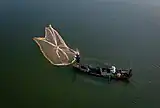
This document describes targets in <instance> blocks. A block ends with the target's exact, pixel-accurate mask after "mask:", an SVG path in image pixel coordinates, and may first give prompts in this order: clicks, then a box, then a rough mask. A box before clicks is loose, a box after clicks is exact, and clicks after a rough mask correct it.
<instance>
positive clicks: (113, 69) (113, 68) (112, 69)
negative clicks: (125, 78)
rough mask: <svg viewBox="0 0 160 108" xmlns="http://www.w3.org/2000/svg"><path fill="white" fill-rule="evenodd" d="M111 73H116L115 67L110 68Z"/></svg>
mask: <svg viewBox="0 0 160 108" xmlns="http://www.w3.org/2000/svg"><path fill="white" fill-rule="evenodd" d="M111 72H112V73H113V74H115V73H116V67H115V66H112V67H111Z"/></svg>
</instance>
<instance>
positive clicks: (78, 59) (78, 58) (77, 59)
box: [75, 52, 81, 64]
mask: <svg viewBox="0 0 160 108" xmlns="http://www.w3.org/2000/svg"><path fill="white" fill-rule="evenodd" d="M80 59H81V58H80V54H79V53H78V52H77V53H76V54H75V60H76V63H78V64H79V63H80Z"/></svg>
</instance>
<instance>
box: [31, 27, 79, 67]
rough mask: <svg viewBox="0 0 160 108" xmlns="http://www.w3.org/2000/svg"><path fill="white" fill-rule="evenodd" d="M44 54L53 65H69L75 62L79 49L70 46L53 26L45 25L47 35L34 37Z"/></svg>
mask: <svg viewBox="0 0 160 108" xmlns="http://www.w3.org/2000/svg"><path fill="white" fill-rule="evenodd" d="M33 40H34V41H35V42H36V43H37V44H38V46H39V48H40V50H41V52H42V53H43V55H44V56H45V57H46V58H47V60H49V61H50V62H51V63H52V64H53V65H69V64H72V63H74V61H75V59H74V56H75V54H76V53H77V51H74V50H73V49H71V48H69V47H68V46H67V45H66V43H65V42H64V40H63V39H62V37H61V36H60V35H59V33H58V32H57V31H56V30H55V29H53V28H52V26H51V25H49V27H45V37H34V38H33Z"/></svg>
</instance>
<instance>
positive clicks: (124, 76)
mask: <svg viewBox="0 0 160 108" xmlns="http://www.w3.org/2000/svg"><path fill="white" fill-rule="evenodd" d="M111 67H112V66H109V65H106V66H103V67H99V66H96V67H93V66H91V65H88V64H80V63H75V64H73V68H74V69H76V70H78V71H79V72H84V73H87V74H89V75H94V76H97V77H104V78H108V80H109V81H110V80H111V79H115V80H128V79H129V78H131V77H132V69H116V70H115V72H114V73H113V72H112V69H111Z"/></svg>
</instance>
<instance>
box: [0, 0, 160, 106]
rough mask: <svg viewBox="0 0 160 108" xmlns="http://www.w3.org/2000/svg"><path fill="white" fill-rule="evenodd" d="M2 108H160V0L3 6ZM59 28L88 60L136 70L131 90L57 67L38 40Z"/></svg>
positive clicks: (51, 0) (55, 0)
mask: <svg viewBox="0 0 160 108" xmlns="http://www.w3.org/2000/svg"><path fill="white" fill-rule="evenodd" d="M0 13H1V17H0V24H1V26H0V29H1V31H0V35H1V40H0V45H1V53H0V56H1V57H2V58H1V74H0V84H1V89H0V92H1V96H0V97H1V101H0V102H1V104H0V106H1V108H7V107H8V108H13V107H15V108H18V107H20V108H39V107H42V108H108V107H109V108H118V107H119V108H159V107H160V104H159V100H160V92H159V91H160V81H159V78H160V73H159V72H160V71H159V70H160V69H159V66H160V62H159V61H160V57H159V55H160V49H159V46H160V1H159V0H79V1H78V0H68V1H67V0H46V1H42V0H39V1H38V0H37V1H36V0H32V1H31V0H30V1H29V0H28V1H27V0H25V1H24V0H15V1H10V2H9V1H5V2H0ZM48 24H52V25H53V26H54V27H55V28H56V29H57V30H58V31H59V32H60V34H61V35H62V36H63V38H64V39H65V41H66V42H67V43H68V44H69V45H70V46H71V47H72V48H76V47H78V48H79V49H80V51H81V55H82V57H83V59H91V58H96V59H100V60H103V61H106V62H110V63H113V64H115V65H116V66H117V67H125V68H127V67H129V66H130V65H129V64H130V61H131V66H132V68H133V70H134V76H133V78H132V80H131V83H130V84H126V83H123V82H112V83H111V84H107V81H106V80H104V79H101V78H95V77H92V76H87V75H81V74H78V73H76V72H75V71H73V70H72V69H71V68H70V67H67V68H65V67H63V68H57V67H54V66H53V65H51V64H50V63H49V62H48V61H47V60H46V59H45V58H44V57H43V55H42V54H41V52H40V50H39V48H38V46H37V45H36V43H35V42H34V41H33V40H32V38H33V37H35V36H43V35H44V27H45V26H47V25H48Z"/></svg>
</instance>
